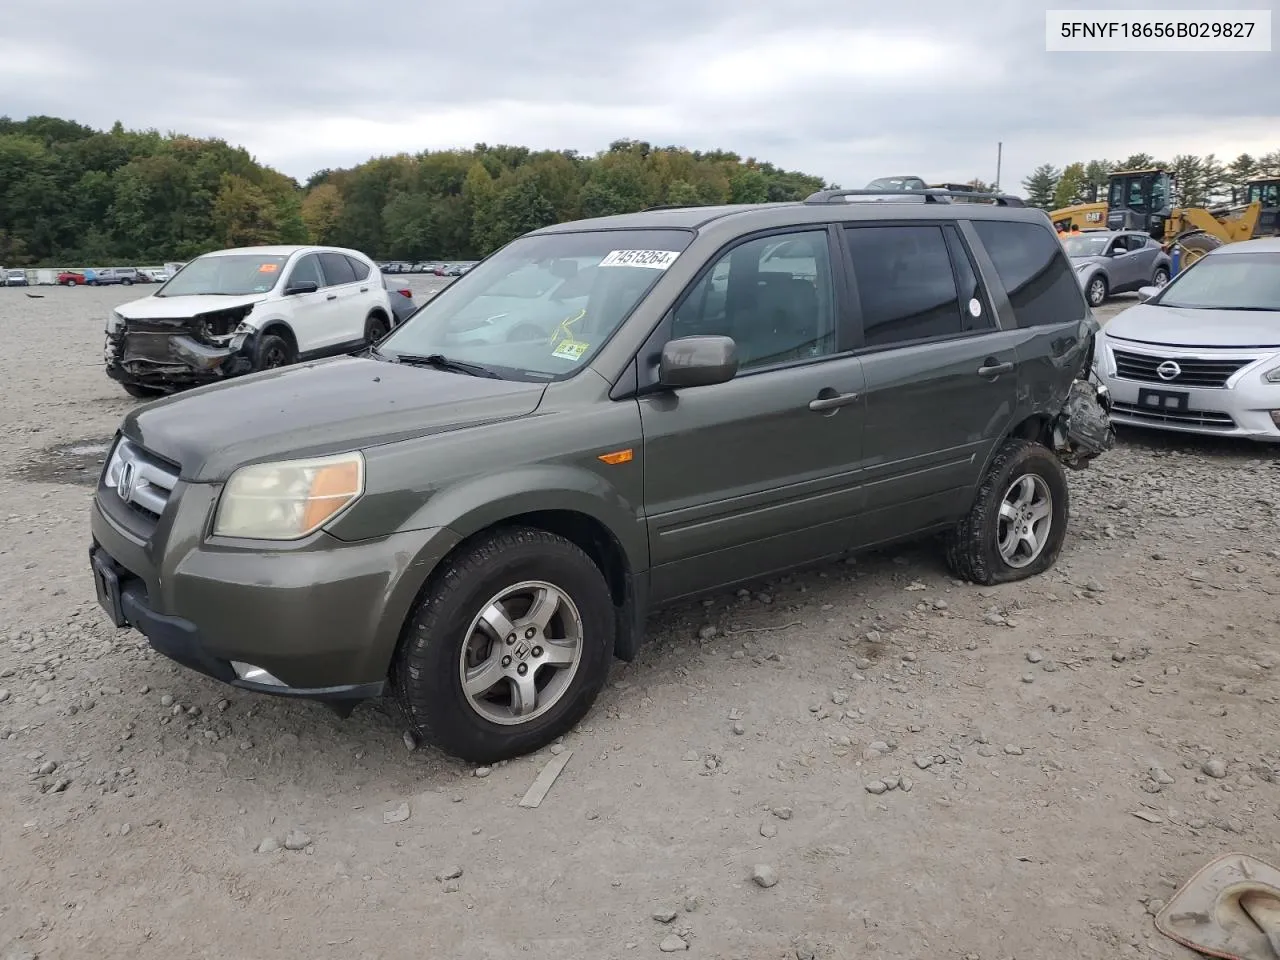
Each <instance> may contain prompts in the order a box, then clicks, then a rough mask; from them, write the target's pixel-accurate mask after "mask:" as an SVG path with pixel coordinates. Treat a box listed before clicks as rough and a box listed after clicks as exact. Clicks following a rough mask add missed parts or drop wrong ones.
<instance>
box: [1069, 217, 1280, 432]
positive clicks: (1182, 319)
mask: <svg viewBox="0 0 1280 960" xmlns="http://www.w3.org/2000/svg"><path fill="white" fill-rule="evenodd" d="M1139 297H1140V299H1141V300H1142V302H1141V303H1140V304H1139V305H1138V306H1135V307H1131V308H1129V309H1128V310H1125V311H1124V312H1123V313H1120V314H1118V315H1117V316H1116V317H1114V318H1113V319H1112V320H1111V321H1110V322H1109V323H1108V324H1107V325H1106V326H1105V327H1104V328H1103V331H1102V333H1101V334H1100V335H1099V337H1098V341H1097V342H1098V349H1097V351H1096V353H1095V355H1094V369H1095V372H1096V373H1097V375H1098V377H1099V378H1100V379H1101V380H1102V382H1103V383H1104V384H1106V386H1107V388H1108V390H1109V391H1110V393H1111V399H1112V409H1111V419H1112V422H1114V423H1117V424H1122V425H1128V426H1135V427H1149V428H1154V429H1157V430H1172V431H1179V432H1183V433H1198V434H1211V435H1214V436H1231V437H1245V438H1248V439H1251V440H1261V441H1280V238H1266V239H1260V240H1246V241H1244V242H1241V243H1232V244H1227V245H1226V246H1222V247H1219V248H1217V249H1216V250H1213V251H1211V252H1210V253H1208V254H1207V255H1205V256H1204V257H1202V258H1201V259H1200V260H1198V261H1197V262H1196V263H1195V264H1194V265H1193V266H1191V267H1189V268H1188V269H1187V270H1186V271H1185V272H1183V273H1181V274H1180V275H1179V276H1178V277H1176V278H1175V279H1174V280H1173V282H1171V283H1169V284H1168V285H1167V286H1165V287H1162V288H1159V289H1157V288H1155V287H1144V288H1142V290H1140V291H1139Z"/></svg>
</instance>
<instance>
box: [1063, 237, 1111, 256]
mask: <svg viewBox="0 0 1280 960" xmlns="http://www.w3.org/2000/svg"><path fill="white" fill-rule="evenodd" d="M1110 239H1111V237H1110V236H1107V235H1104V236H1100V237H1084V236H1081V237H1067V238H1066V239H1064V240H1063V241H1062V249H1063V250H1065V251H1067V256H1068V257H1100V256H1102V255H1103V254H1104V253H1106V252H1107V242H1108V241H1109V240H1110Z"/></svg>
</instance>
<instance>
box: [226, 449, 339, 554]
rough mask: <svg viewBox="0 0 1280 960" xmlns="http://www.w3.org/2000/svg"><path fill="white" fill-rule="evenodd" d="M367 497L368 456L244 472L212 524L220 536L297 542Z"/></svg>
mask: <svg viewBox="0 0 1280 960" xmlns="http://www.w3.org/2000/svg"><path fill="white" fill-rule="evenodd" d="M363 493H364V457H363V456H362V455H361V454H359V453H344V454H340V455H338V456H334V457H317V458H316V459H314V460H285V461H281V462H279V463H257V464H253V465H252V466H248V467H241V468H240V469H239V470H237V471H236V472H235V473H233V474H232V475H231V479H230V480H228V481H227V486H226V488H225V489H224V490H223V491H222V497H221V499H220V500H219V501H218V512H217V514H216V515H215V517H214V521H213V532H214V534H215V535H217V536H220V537H241V538H244V539H247V540H298V539H300V538H302V537H305V536H307V535H308V534H310V533H314V532H315V531H316V530H319V529H320V528H321V527H323V526H324V525H325V524H326V523H328V522H330V521H331V520H333V519H334V518H336V517H337V516H338V514H340V513H341V512H342V511H343V510H345V509H346V508H347V507H349V506H351V504H353V503H355V501H356V500H358V499H359V498H360V496H361V495H362V494H363Z"/></svg>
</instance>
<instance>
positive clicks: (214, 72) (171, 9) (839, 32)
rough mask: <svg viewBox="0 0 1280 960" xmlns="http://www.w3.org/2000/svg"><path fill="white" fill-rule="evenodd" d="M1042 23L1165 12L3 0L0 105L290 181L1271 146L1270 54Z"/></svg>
mask: <svg viewBox="0 0 1280 960" xmlns="http://www.w3.org/2000/svg"><path fill="white" fill-rule="evenodd" d="M1275 5H1276V0H1235V2H1230V3H1228V2H1227V0H1221V2H1219V3H1217V4H1214V3H1211V2H1208V0H1202V2H1200V3H1196V2H1189V3H1188V2H1180V0H1160V3H1159V6H1160V7H1162V8H1163V9H1170V8H1176V7H1186V8H1197V7H1200V8H1203V7H1214V6H1232V7H1255V8H1262V9H1270V8H1273V7H1274V6H1275ZM1046 6H1053V7H1055V8H1067V7H1076V8H1097V7H1104V8H1108V9H1123V8H1133V7H1140V6H1152V4H1151V3H1143V2H1140V0H1130V2H1127V3H1110V2H1107V0H1093V2H1071V0H1056V2H1051V3H1047V4H1042V3H1032V2H1030V0H985V2H983V3H981V4H973V5H971V6H970V7H969V9H970V10H971V11H973V12H971V13H965V12H962V11H964V9H965V7H964V5H962V4H959V3H957V2H954V0H891V2H879V3H874V4H871V3H866V2H861V0H714V2H713V0H625V2H623V3H603V4H602V3H591V2H585V0H505V2H504V0H465V2H454V3H439V2H435V3H425V2H422V0H417V2H413V0H379V2H378V3H369V4H351V3H347V2H341V0H265V2H264V0H219V2H216V3H188V2H185V0H168V2H163V3H162V2H159V0H112V2H111V3H110V4H104V3H103V2H102V0H6V2H5V3H4V8H5V10H6V13H5V16H4V18H3V26H2V27H0V112H2V113H7V114H8V115H10V116H12V117H17V118H21V117H26V116H28V115H30V114H51V115H55V116H61V117H66V118H69V119H74V120H77V121H80V122H81V123H86V124H89V125H91V126H95V127H108V126H110V125H111V124H112V123H113V122H114V121H116V120H120V121H122V122H123V123H124V124H125V126H126V127H129V128H142V129H145V128H151V127H154V128H157V129H159V130H161V131H165V132H167V131H180V132H183V133H189V134H192V135H195V136H219V137H223V138H225V139H227V140H229V141H231V142H233V143H238V144H241V145H243V146H245V147H246V148H247V149H248V150H249V151H250V152H251V153H253V154H254V156H255V157H257V159H259V160H260V161H262V162H264V163H268V164H270V165H272V166H275V167H276V168H278V169H280V170H282V171H283V172H285V173H287V174H290V175H292V176H295V177H297V178H298V179H300V180H305V179H306V177H307V176H309V175H310V174H311V173H312V172H314V171H315V170H317V169H320V168H323V167H339V166H351V165H353V164H356V163H359V162H361V161H363V160H366V159H368V158H369V157H370V156H373V155H378V154H389V153H397V152H401V151H408V152H416V151H419V150H423V149H440V148H447V147H459V146H460V147H468V146H471V145H472V144H474V143H476V142H481V141H483V142H487V143H490V144H495V143H507V144H522V145H527V146H530V147H533V148H574V149H577V150H579V151H582V152H584V153H594V152H595V151H597V150H601V149H604V148H605V147H606V146H607V145H608V144H609V142H610V141H612V140H615V139H619V138H624V137H625V138H634V139H640V140H648V141H650V142H651V143H654V144H658V145H666V144H677V145H680V146H687V147H690V148H693V149H713V148H723V149H728V150H733V151H735V152H737V153H739V154H741V155H743V156H755V157H758V158H760V159H762V160H769V161H771V162H773V163H775V164H778V165H780V166H783V167H786V168H789V169H799V170H803V171H805V172H808V173H813V174H816V175H818V176H821V177H824V178H826V179H827V180H833V181H835V182H838V183H839V184H841V185H842V186H863V185H865V183H866V182H867V181H868V180H871V179H872V178H874V177H877V176H884V175H888V174H917V175H919V176H922V177H924V178H925V179H926V180H930V181H946V180H968V179H971V178H973V177H975V176H978V177H982V178H983V179H985V180H992V179H994V177H995V174H996V143H997V142H998V141H1003V142H1004V166H1003V175H1002V177H1001V182H1002V184H1003V186H1004V187H1005V188H1006V189H1011V190H1017V191H1019V192H1020V191H1021V181H1022V179H1023V178H1024V177H1025V176H1026V175H1027V174H1028V173H1029V172H1030V171H1031V170H1032V169H1033V168H1034V167H1035V166H1036V165H1038V164H1040V163H1043V162H1050V163H1053V164H1055V165H1058V166H1061V165H1063V164H1065V163H1069V162H1071V161H1073V160H1087V159H1091V158H1100V157H1106V158H1109V159H1117V160H1118V159H1122V158H1123V157H1124V156H1126V155H1128V154H1130V153H1134V152H1139V151H1145V152H1148V153H1151V154H1155V155H1156V156H1157V157H1160V158H1169V157H1171V156H1173V155H1174V154H1176V153H1196V154H1204V153H1209V152H1216V153H1217V154H1218V155H1219V156H1220V157H1224V158H1233V157H1235V156H1236V155H1238V154H1239V153H1242V152H1249V153H1254V154H1258V153H1267V152H1270V151H1273V150H1277V149H1280V124H1278V123H1277V116H1278V114H1280V110H1278V109H1277V106H1276V104H1277V101H1276V99H1275V96H1274V92H1275V91H1276V90H1277V89H1280V54H1277V53H1253V54H1222V53H1220V54H1144V55H1135V54H1108V55H1102V54H1064V53H1055V54H1050V53H1046V52H1045V23H1044V9H1045V7H1046ZM375 10H381V11H383V12H382V14H381V16H376V15H375V14H374V11H375ZM1277 19H1280V18H1277ZM1267 91H1270V93H1267Z"/></svg>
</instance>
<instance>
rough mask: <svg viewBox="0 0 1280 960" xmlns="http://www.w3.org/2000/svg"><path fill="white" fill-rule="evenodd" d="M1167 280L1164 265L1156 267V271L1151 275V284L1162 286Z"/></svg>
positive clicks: (1167, 275) (1166, 271)
mask: <svg viewBox="0 0 1280 960" xmlns="http://www.w3.org/2000/svg"><path fill="white" fill-rule="evenodd" d="M1168 282H1169V271H1168V270H1167V269H1165V268H1164V267H1156V272H1155V274H1154V275H1153V276H1152V277H1151V285H1152V286H1153V287H1163V286H1164V285H1165V284H1166V283H1168Z"/></svg>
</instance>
